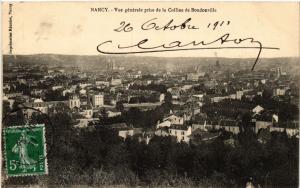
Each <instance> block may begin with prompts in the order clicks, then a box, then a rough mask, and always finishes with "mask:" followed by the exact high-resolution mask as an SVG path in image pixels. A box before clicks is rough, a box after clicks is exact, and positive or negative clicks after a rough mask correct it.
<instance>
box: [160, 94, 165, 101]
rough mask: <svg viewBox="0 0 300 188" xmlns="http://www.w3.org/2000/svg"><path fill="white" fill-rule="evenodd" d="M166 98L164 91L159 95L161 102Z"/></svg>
mask: <svg viewBox="0 0 300 188" xmlns="http://www.w3.org/2000/svg"><path fill="white" fill-rule="evenodd" d="M164 100H165V94H164V93H162V94H160V95H159V102H163V101H164Z"/></svg>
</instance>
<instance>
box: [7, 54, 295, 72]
mask: <svg viewBox="0 0 300 188" xmlns="http://www.w3.org/2000/svg"><path fill="white" fill-rule="evenodd" d="M217 60H218V61H219V64H220V65H221V66H223V67H231V69H234V68H237V66H238V67H249V68H251V66H252V65H253V63H254V61H255V59H254V58H245V59H240V58H222V57H218V58H216V57H148V56H103V55H93V56H89V55H59V54H36V55H15V56H12V55H4V56H3V62H4V65H5V64H6V63H7V62H14V63H19V64H21V63H25V64H37V63H38V64H44V65H55V66H85V65H98V66H99V65H104V64H107V63H108V62H114V63H115V64H119V65H123V66H133V65H134V66H135V65H137V66H151V65H152V66H153V65H155V66H161V68H163V67H168V66H175V67H182V66H197V65H200V66H214V65H215V64H216V61H217ZM274 66H282V67H284V68H285V69H290V68H292V69H294V70H297V71H298V70H300V68H299V67H300V66H299V58H296V57H288V58H261V59H260V60H259V62H258V64H257V66H256V70H259V69H266V68H272V67H274Z"/></svg>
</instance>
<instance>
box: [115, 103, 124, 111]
mask: <svg viewBox="0 0 300 188" xmlns="http://www.w3.org/2000/svg"><path fill="white" fill-rule="evenodd" d="M116 109H117V110H118V111H120V112H123V111H124V105H123V102H122V101H118V102H117V103H116Z"/></svg>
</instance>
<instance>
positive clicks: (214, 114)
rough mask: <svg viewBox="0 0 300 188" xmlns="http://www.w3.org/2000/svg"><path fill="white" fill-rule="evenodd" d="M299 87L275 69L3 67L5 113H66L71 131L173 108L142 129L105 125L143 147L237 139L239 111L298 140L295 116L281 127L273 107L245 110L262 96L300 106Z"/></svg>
mask: <svg viewBox="0 0 300 188" xmlns="http://www.w3.org/2000/svg"><path fill="white" fill-rule="evenodd" d="M298 88H299V87H298V83H297V82H296V81H294V80H293V79H292V78H290V77H289V75H288V74H287V73H286V72H284V71H282V68H280V67H278V68H277V69H275V70H271V71H270V70H260V71H254V72H251V71H240V70H236V71H229V70H227V71H222V69H220V68H219V67H218V70H217V71H213V70H205V69H204V68H203V69H202V68H201V67H199V66H196V68H191V67H187V68H186V69H183V68H182V67H180V68H178V69H176V68H174V69H172V71H169V70H160V71H151V70H147V69H145V70H142V69H139V68H138V67H137V68H132V67H131V68H130V69H129V68H128V67H126V66H123V65H116V63H115V62H114V61H108V65H107V69H104V70H102V71H101V70H99V69H96V68H95V67H90V68H86V70H84V71H83V70H80V69H79V68H76V67H75V68H74V67H72V68H70V67H61V66H59V67H57V66H56V67H55V66H49V65H35V66H32V65H26V64H25V65H24V66H19V65H11V66H9V67H5V69H4V81H3V93H4V95H3V101H4V103H5V104H4V105H6V106H7V108H9V109H13V108H14V104H15V103H16V101H17V102H18V103H22V104H23V105H25V106H27V107H30V108H28V109H25V110H23V113H24V115H25V117H26V118H31V116H32V114H33V113H35V112H38V113H44V114H51V113H58V112H59V111H60V109H65V111H66V112H67V113H69V115H70V116H71V117H72V119H73V122H74V127H76V128H87V127H89V126H96V125H99V120H101V118H115V117H118V116H121V115H122V113H123V112H124V111H126V110H128V109H130V108H132V107H135V108H138V109H140V110H141V111H147V110H150V109H154V108H156V107H158V106H161V105H163V104H164V103H166V102H171V103H172V105H173V106H172V111H171V112H168V113H166V114H164V118H163V119H161V120H159V121H158V122H157V123H156V124H155V125H153V126H152V127H148V129H146V130H145V129H141V128H140V127H134V126H133V125H127V124H126V123H124V122H119V123H116V124H111V125H105V126H106V127H107V128H110V129H111V130H113V131H117V132H118V135H119V136H120V137H122V138H123V139H125V138H127V137H128V136H135V135H136V136H138V138H139V139H140V140H145V141H146V142H147V143H148V142H149V141H150V140H151V138H152V137H153V136H172V137H174V138H176V140H177V141H178V142H186V143H189V142H190V141H193V140H203V141H207V140H212V139H215V138H217V137H218V136H220V132H221V131H227V132H230V133H232V134H233V135H236V134H239V133H240V132H241V131H243V130H242V129H243V127H244V125H243V123H245V122H242V121H241V119H239V118H233V117H232V114H235V113H238V112H240V113H245V112H248V113H249V114H251V120H250V121H251V122H248V124H247V125H248V126H250V128H251V129H252V130H253V131H254V132H255V133H256V134H260V132H261V131H260V130H261V129H264V130H268V131H269V132H273V131H277V132H282V131H286V132H287V134H288V135H289V136H298V135H299V129H298V123H299V120H298V119H297V118H294V119H291V120H290V121H288V122H281V119H280V114H278V112H276V109H268V108H266V107H264V106H261V105H251V104H252V103H254V101H256V100H257V98H261V100H269V99H272V100H273V101H278V102H287V103H290V104H294V105H297V107H298V104H299V90H298ZM20 101H21V102H20ZM229 104H230V106H228V105H229ZM231 104H232V105H231ZM296 116H297V115H295V117H296ZM103 126H104V125H103ZM263 132H264V133H265V132H266V131H263Z"/></svg>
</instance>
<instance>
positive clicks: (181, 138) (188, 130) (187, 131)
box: [169, 125, 192, 143]
mask: <svg viewBox="0 0 300 188" xmlns="http://www.w3.org/2000/svg"><path fill="white" fill-rule="evenodd" d="M169 134H170V136H174V137H176V139H177V142H186V143H188V142H189V141H190V137H189V136H190V135H191V134H192V127H191V126H182V125H173V126H171V127H170V128H169Z"/></svg>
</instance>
